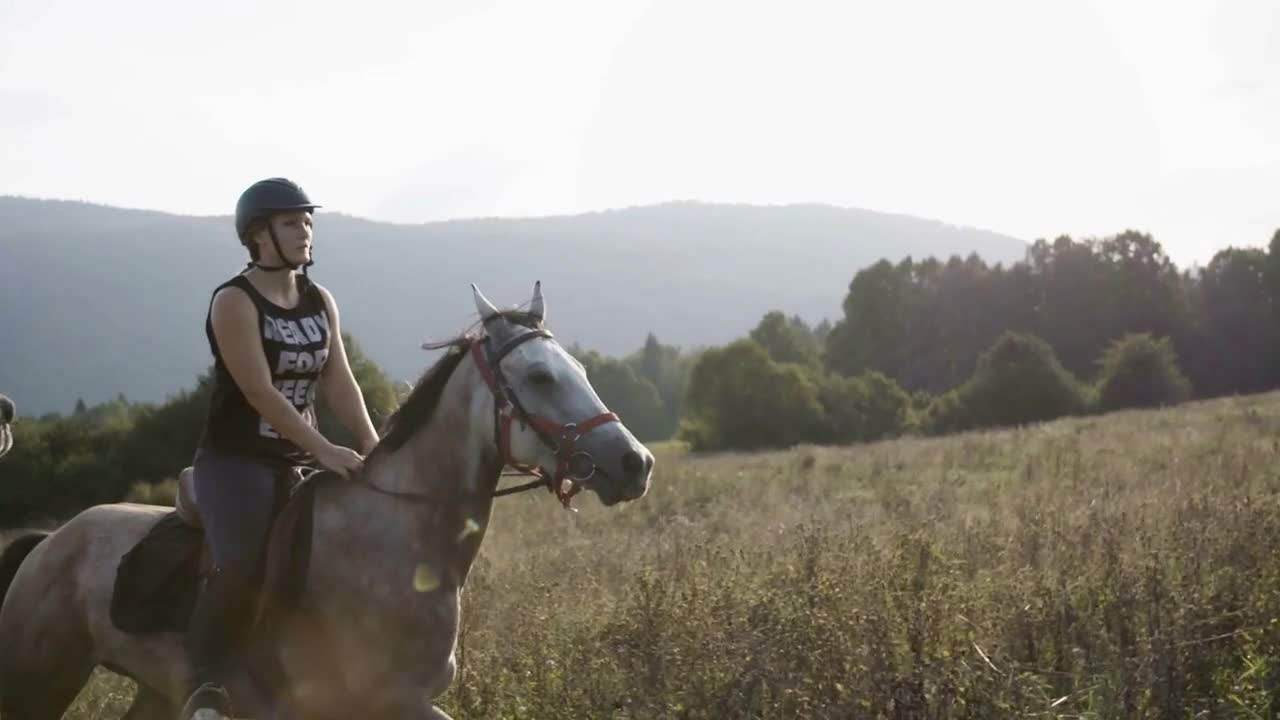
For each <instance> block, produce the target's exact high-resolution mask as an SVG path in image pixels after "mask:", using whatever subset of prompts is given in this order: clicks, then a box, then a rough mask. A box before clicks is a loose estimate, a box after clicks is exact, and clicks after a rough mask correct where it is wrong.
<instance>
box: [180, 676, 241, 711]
mask: <svg viewBox="0 0 1280 720" xmlns="http://www.w3.org/2000/svg"><path fill="white" fill-rule="evenodd" d="M215 713H216V714H215ZM230 717H231V696H230V695H228V694H227V691H226V689H225V688H223V687H222V686H221V685H219V684H217V683H212V682H207V683H205V684H203V685H201V686H200V687H198V688H196V690H195V692H193V693H191V697H189V698H187V704H186V705H183V706H182V712H181V713H179V714H178V720H223V718H230Z"/></svg>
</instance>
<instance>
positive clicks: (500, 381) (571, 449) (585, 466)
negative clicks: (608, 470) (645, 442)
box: [364, 315, 620, 512]
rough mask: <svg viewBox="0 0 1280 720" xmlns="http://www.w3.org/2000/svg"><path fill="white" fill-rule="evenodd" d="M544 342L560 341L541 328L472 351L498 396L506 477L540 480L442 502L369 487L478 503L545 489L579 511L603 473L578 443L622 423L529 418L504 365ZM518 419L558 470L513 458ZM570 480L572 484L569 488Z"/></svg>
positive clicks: (613, 418)
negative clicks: (577, 500) (583, 495)
mask: <svg viewBox="0 0 1280 720" xmlns="http://www.w3.org/2000/svg"><path fill="white" fill-rule="evenodd" d="M497 317H501V316H500V315H494V316H491V317H489V318H486V319H485V323H486V324H487V323H488V322H489V321H490V320H493V319H495V318H497ZM539 338H544V339H547V340H550V341H552V342H555V336H554V335H552V334H551V333H550V331H547V330H544V329H537V330H530V331H529V332H526V333H522V334H520V335H517V336H516V337H514V338H512V339H510V340H508V341H507V342H506V343H505V344H504V345H502V347H500V348H498V349H497V350H494V348H493V342H492V338H491V337H490V336H489V335H488V334H485V335H482V336H480V337H479V338H476V339H474V340H472V341H471V342H470V343H469V348H468V350H467V352H469V353H470V355H471V358H472V360H473V361H474V362H475V364H476V368H477V369H479V370H480V375H481V377H483V378H484V381H485V384H486V385H487V386H488V387H489V391H490V393H492V395H493V437H494V441H495V442H496V443H497V445H498V455H499V457H500V458H501V459H502V467H503V468H507V467H510V468H514V469H515V472H513V473H507V472H503V473H502V475H532V476H533V477H534V478H536V479H534V480H531V481H529V482H526V483H523V484H521V485H515V486H512V487H509V488H503V489H501V490H495V491H493V492H492V493H459V494H458V495H457V496H455V497H452V498H442V497H439V496H434V495H426V494H423V493H417V492H401V491H396V490H386V489H383V488H380V487H378V486H376V485H374V484H373V483H370V482H365V483H364V484H365V485H366V486H368V487H370V488H372V489H373V490H375V491H377V492H380V493H382V494H384V495H391V496H394V497H399V498H404V499H411V500H417V501H424V502H437V503H441V502H458V501H460V500H467V499H477V498H485V499H489V498H496V497H501V496H503V495H512V494H515V493H518V492H524V491H525V490H532V489H534V488H539V487H545V488H546V489H547V490H548V491H549V492H551V493H552V494H553V495H555V496H556V499H557V500H559V501H560V504H561V505H563V506H564V507H565V509H567V510H574V511H575V512H576V510H575V509H574V508H573V506H572V500H573V496H574V495H577V494H578V493H579V492H581V491H582V489H583V488H584V487H585V486H586V483H587V482H588V481H589V480H590V479H591V478H592V477H593V476H594V475H595V473H596V472H598V471H599V468H597V466H596V463H595V460H594V459H593V458H592V457H591V454H590V453H588V452H586V451H583V450H578V448H577V443H578V440H579V439H581V438H582V436H583V435H586V434H587V433H588V432H591V431H592V430H594V429H596V428H597V427H600V426H601V425H604V424H606V423H611V422H620V420H619V418H618V416H617V414H616V413H613V412H610V411H607V410H606V411H605V412H603V413H600V414H599V415H596V416H594V417H591V418H588V419H586V420H584V421H582V422H578V423H564V424H561V423H557V422H556V421H554V420H552V419H550V418H548V417H546V416H545V415H538V414H536V413H530V412H529V411H528V410H526V409H525V407H524V405H523V404H522V403H521V402H520V397H519V396H518V395H517V394H516V392H515V389H514V388H512V387H511V384H510V383H509V382H508V381H507V378H506V376H505V375H504V374H503V373H502V365H501V363H502V360H503V359H504V358H505V357H506V356H507V355H510V354H511V351H512V350H515V349H516V348H517V347H520V346H521V345H523V344H525V343H526V342H529V341H531V340H537V339H539ZM513 420H518V421H519V422H520V424H521V425H523V426H527V427H530V428H532V429H533V432H534V434H536V435H537V436H538V439H539V440H541V441H542V443H543V444H544V445H546V446H547V447H548V448H549V449H550V450H551V451H552V452H553V453H555V457H556V469H555V470H554V471H551V472H548V471H547V470H546V469H545V468H543V467H540V466H530V465H526V464H524V463H520V462H517V461H516V460H515V458H513V457H512V456H511V423H512V421H513ZM566 481H568V482H567V487H566Z"/></svg>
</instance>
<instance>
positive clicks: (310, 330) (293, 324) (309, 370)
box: [200, 275, 329, 466]
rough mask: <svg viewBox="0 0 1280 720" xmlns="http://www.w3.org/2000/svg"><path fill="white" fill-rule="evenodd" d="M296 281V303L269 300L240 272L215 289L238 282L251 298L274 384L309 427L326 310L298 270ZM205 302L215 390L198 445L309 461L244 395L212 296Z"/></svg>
mask: <svg viewBox="0 0 1280 720" xmlns="http://www.w3.org/2000/svg"><path fill="white" fill-rule="evenodd" d="M297 283H298V295H299V301H298V305H297V307H294V308H282V307H280V306H279V305H276V304H275V303H273V302H271V301H270V300H267V299H266V298H265V297H263V296H262V294H261V293H259V292H258V290H257V288H255V287H254V286H253V283H251V282H249V279H248V278H247V277H245V276H244V275H236V276H235V277H233V278H231V279H230V280H228V281H227V282H225V283H223V284H221V285H219V286H218V287H217V288H216V289H215V290H214V291H213V294H214V295H217V293H218V291H220V290H222V289H223V288H225V287H238V288H240V289H241V290H243V291H244V292H245V293H246V294H248V295H249V297H250V299H252V300H253V304H254V306H255V307H257V309H258V327H260V328H261V336H262V349H263V351H264V353H265V354H266V359H267V367H268V368H270V370H271V383H272V385H274V386H275V388H276V390H278V391H279V392H280V394H282V395H284V396H285V398H286V399H288V400H289V401H290V402H292V403H293V406H294V407H295V408H297V409H298V412H300V413H302V416H303V418H305V419H306V421H307V422H308V423H310V425H311V426H312V427H317V424H316V414H315V397H316V385H317V384H318V383H319V381H320V373H321V371H322V370H324V365H325V362H326V361H327V360H328V358H329V313H328V312H327V309H326V307H325V302H324V296H323V295H321V294H320V290H319V289H318V288H317V287H316V286H315V285H314V284H312V282H311V281H310V280H309V279H308V278H307V277H306V276H305V275H298V276H297ZM209 306H210V312H209V314H208V315H206V317H205V323H204V328H205V335H206V337H208V339H209V349H210V350H212V351H213V358H214V373H213V395H212V398H211V399H210V402H209V413H208V416H207V417H206V419H205V427H204V434H203V435H202V437H201V438H200V446H201V447H207V448H209V449H211V450H218V451H222V452H228V453H235V454H238V455H243V456H248V457H251V458H254V459H256V460H259V461H262V462H266V463H268V464H271V465H276V466H287V465H306V464H310V463H312V461H313V458H312V457H311V455H310V454H309V453H307V452H305V451H303V450H302V448H300V447H298V446H297V444H295V443H294V442H293V441H292V440H289V439H288V438H286V437H285V436H284V435H282V434H281V433H279V432H276V430H275V428H273V427H271V425H270V423H268V422H267V421H266V420H265V419H264V418H263V417H262V416H260V415H259V414H258V411H257V410H255V409H254V408H253V406H252V405H250V404H249V401H248V400H246V399H245V397H244V393H242V392H241V391H240V387H239V386H238V385H236V381H235V379H234V378H233V377H232V376H231V372H230V371H229V370H228V369H227V366H226V364H225V363H224V362H223V360H222V353H221V352H219V351H218V341H217V338H216V337H215V336H214V333H213V319H212V307H213V300H212V298H210V302H209Z"/></svg>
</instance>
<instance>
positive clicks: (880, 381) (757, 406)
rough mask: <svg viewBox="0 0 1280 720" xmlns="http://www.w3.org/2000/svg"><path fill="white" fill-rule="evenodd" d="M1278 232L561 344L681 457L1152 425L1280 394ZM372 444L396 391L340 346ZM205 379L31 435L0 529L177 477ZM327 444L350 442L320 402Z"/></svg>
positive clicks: (924, 265)
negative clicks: (806, 311)
mask: <svg viewBox="0 0 1280 720" xmlns="http://www.w3.org/2000/svg"><path fill="white" fill-rule="evenodd" d="M1278 307H1280V232H1277V233H1276V235H1275V237H1273V238H1272V240H1271V243H1270V245H1269V246H1268V248H1266V249H1262V248H1244V249H1241V248H1227V249H1225V250H1222V251H1220V252H1219V253H1217V254H1216V255H1215V256H1214V257H1213V259H1212V260H1211V261H1210V262H1209V263H1208V264H1207V265H1206V266H1204V267H1202V268H1193V269H1187V270H1179V269H1178V268H1177V267H1176V266H1175V264H1174V263H1173V262H1172V261H1171V260H1170V259H1169V257H1168V256H1167V255H1166V254H1165V252H1164V250H1163V248H1162V247H1161V246H1160V244H1159V243H1158V242H1157V241H1156V240H1155V239H1154V238H1152V237H1151V236H1150V235H1148V234H1144V233H1139V232H1135V231H1126V232H1123V233H1120V234H1118V235H1115V236H1110V237H1105V238H1091V239H1082V240H1075V239H1072V238H1070V237H1066V236H1063V237H1059V238H1056V239H1054V240H1053V241H1047V240H1038V241H1036V242H1035V243H1034V244H1033V245H1031V246H1030V247H1029V249H1028V251H1027V256H1026V258H1025V260H1023V261H1021V262H1018V263H1015V264H1012V265H1010V266H1008V267H1004V266H1003V265H1001V264H995V265H988V264H987V263H986V262H984V261H983V260H982V259H981V258H980V257H978V256H976V255H970V256H968V257H963V258H962V257H951V258H949V259H947V260H939V259H936V258H926V259H923V260H915V259H912V258H905V259H903V260H901V261H898V262H896V263H895V262H890V261H888V260H882V261H880V262H878V263H876V264H874V265H871V266H869V267H866V268H863V269H861V270H859V271H858V272H857V273H856V274H855V275H854V276H853V278H852V280H851V281H850V283H849V286H848V290H847V293H846V295H845V297H844V301H843V303H842V307H841V310H842V313H841V314H840V316H839V317H838V318H837V320H836V321H835V322H834V323H832V322H828V321H825V320H824V321H823V322H820V323H818V324H817V325H813V326H810V325H809V324H807V323H806V322H805V321H804V320H803V319H801V318H799V317H796V316H794V315H793V316H788V315H786V314H785V313H784V312H783V311H782V310H775V311H772V312H769V313H767V314H765V315H764V316H763V317H762V318H761V319H760V321H759V323H758V324H757V325H756V327H755V328H753V329H752V330H751V331H750V332H749V333H748V334H747V335H746V336H744V337H742V338H739V339H738V340H735V341H733V342H731V343H728V344H726V345H723V346H716V347H700V348H692V349H682V348H679V347H675V346H670V345H665V344H663V343H662V342H661V341H660V340H659V339H658V338H657V336H656V335H655V334H653V333H652V332H650V333H649V334H648V336H647V337H646V339H645V341H644V343H643V345H642V346H641V347H640V349H638V350H637V351H635V352H634V353H632V354H630V355H627V356H624V357H608V356H604V355H601V354H600V353H597V352H595V351H592V350H585V349H583V348H581V347H578V346H572V347H571V348H570V352H571V353H572V354H573V355H574V356H575V357H577V358H578V359H579V360H580V361H581V362H582V363H583V366H584V367H585V369H586V371H587V374H588V376H589V377H590V379H591V382H592V384H593V385H594V386H595V388H596V390H597V392H598V393H599V394H600V397H601V399H602V400H603V401H604V402H605V404H606V405H608V406H609V407H610V409H612V410H614V411H615V412H617V413H618V414H619V415H620V416H621V417H622V418H623V420H624V421H625V422H626V423H627V425H628V426H629V427H630V428H631V430H632V431H633V432H634V433H636V435H637V437H639V438H640V439H641V440H644V441H658V440H666V439H678V440H681V441H684V442H687V443H688V444H689V445H690V446H691V448H692V449H694V450H698V451H702V450H733V449H754V448H770V447H786V446H789V445H794V444H797V443H846V442H860V441H872V440H877V439H881V438H885V437H893V436H898V435H902V434H906V433H922V434H939V433H949V432H956V431H962V430H968V429H975V428H986V427H999V426H1007V425H1016V424H1021V423H1027V422H1035V421H1041V420H1048V419H1052V418H1055V417H1061V416H1064V415H1071V414H1083V413H1089V412H1106V411H1110V410H1116V409H1122V408H1127V407H1151V406H1158V405H1168V404H1173V403H1177V402H1182V401H1185V400H1188V399H1193V398H1207V397H1213V396H1219V395H1224V394H1232V393H1241V394H1243V393H1255V392H1261V391H1266V390H1270V389H1273V388H1276V387H1277V386H1280V363H1277V362H1276V360H1275V358H1276V356H1277V355H1276V354H1277V351H1280V323H1278V322H1277V320H1278V319H1280V318H1278V317H1277V308H1278ZM346 340H347V348H348V351H349V352H350V353H351V360H352V366H353V369H354V370H355V373H356V378H357V381H358V382H359V384H360V386H361V387H362V389H363V390H364V393H365V399H366V403H367V404H368V406H369V412H370V415H371V417H372V418H373V420H374V423H375V426H379V427H380V426H381V423H382V422H383V421H384V420H385V419H386V418H387V417H388V416H389V415H390V413H391V412H392V411H393V410H394V409H395V407H396V406H397V404H398V403H399V401H400V400H401V399H402V398H403V396H404V393H405V392H407V387H406V386H404V385H403V384H399V385H398V384H396V383H394V382H392V381H391V380H390V379H388V378H387V377H386V375H385V374H384V373H383V372H382V370H381V369H380V368H379V367H378V366H377V365H376V364H375V363H374V362H373V361H372V360H370V359H369V358H368V357H367V356H366V355H364V353H363V352H362V350H361V349H360V346H359V345H358V343H357V342H356V340H355V339H354V338H352V337H351V336H350V335H349V334H348V335H347V336H346ZM209 389H210V388H209V376H208V374H207V373H206V374H205V375H202V376H200V377H199V378H197V380H196V384H195V386H194V387H193V388H192V389H190V390H188V391H185V392H183V393H180V394H179V395H177V396H176V397H173V398H170V399H169V400H168V401H167V402H165V403H160V404H154V403H130V402H129V401H128V400H127V399H126V398H124V397H123V396H121V397H119V398H117V399H116V400H114V401H111V402H107V403H102V404H100V405H97V406H93V407H88V406H86V405H85V404H84V403H78V404H77V407H76V411H75V412H74V413H73V414H72V415H69V416H62V415H58V414H54V415H49V416H46V417H43V418H24V419H23V421H22V422H19V423H18V424H17V425H16V428H15V433H16V434H17V438H16V440H17V443H16V447H15V449H14V451H13V452H12V453H11V454H10V455H9V456H8V457H6V458H5V460H4V461H3V464H0V481H2V482H0V525H7V524H13V523H18V522H30V521H34V520H40V519H51V518H56V517H59V516H64V515H65V514H67V513H69V512H73V511H75V510H77V509H79V508H81V507H84V506H87V505H90V504H93V503H96V502H108V501H114V500H119V499H121V498H122V497H125V496H126V495H128V494H129V493H130V492H131V490H132V491H134V492H137V491H136V488H138V487H139V486H142V487H145V486H147V485H150V484H154V483H158V482H161V481H163V480H165V479H168V478H172V477H173V476H174V475H175V474H176V473H177V471H178V470H180V469H181V468H182V467H185V466H186V465H188V464H189V463H190V461H191V457H192V454H193V452H194V448H195V444H196V441H197V439H198V436H199V433H200V431H201V427H202V424H203V421H204V414H205V412H206V409H207V403H208V396H209ZM320 424H321V429H322V430H323V431H324V432H326V434H329V435H330V436H331V437H334V438H336V439H337V440H338V441H340V442H341V441H346V440H348V439H347V438H345V437H344V434H345V431H344V430H343V429H342V428H341V427H340V425H339V424H338V423H336V422H334V421H333V419H332V417H331V415H330V414H329V412H328V410H327V408H325V407H324V405H323V399H322V400H321V407H320Z"/></svg>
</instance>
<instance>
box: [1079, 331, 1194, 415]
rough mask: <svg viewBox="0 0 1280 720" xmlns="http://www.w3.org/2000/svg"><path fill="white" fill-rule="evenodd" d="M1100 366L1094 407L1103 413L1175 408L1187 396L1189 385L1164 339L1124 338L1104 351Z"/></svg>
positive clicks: (1137, 335) (1127, 336)
mask: <svg viewBox="0 0 1280 720" xmlns="http://www.w3.org/2000/svg"><path fill="white" fill-rule="evenodd" d="M1100 364H1101V366H1102V372H1101V375H1100V379H1099V383H1098V406H1099V408H1100V409H1102V410H1104V411H1110V410H1119V409H1121V408H1147V407H1160V406H1164V405H1176V404H1177V403H1180V402H1183V401H1185V400H1187V399H1188V398H1189V397H1191V383H1190V382H1189V381H1188V380H1187V378H1186V376H1184V375H1183V374H1182V370H1181V369H1180V368H1179V367H1178V354H1177V352H1176V351H1174V349H1173V345H1172V344H1171V343H1170V342H1169V339H1168V338H1160V339H1156V338H1153V337H1152V336H1151V334H1150V333H1137V334H1130V335H1125V336H1124V337H1122V338H1120V339H1119V340H1116V341H1115V342H1114V343H1112V344H1111V346H1110V347H1108V348H1107V351H1106V352H1105V353H1104V354H1103V356H1102V359H1101V361H1100Z"/></svg>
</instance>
